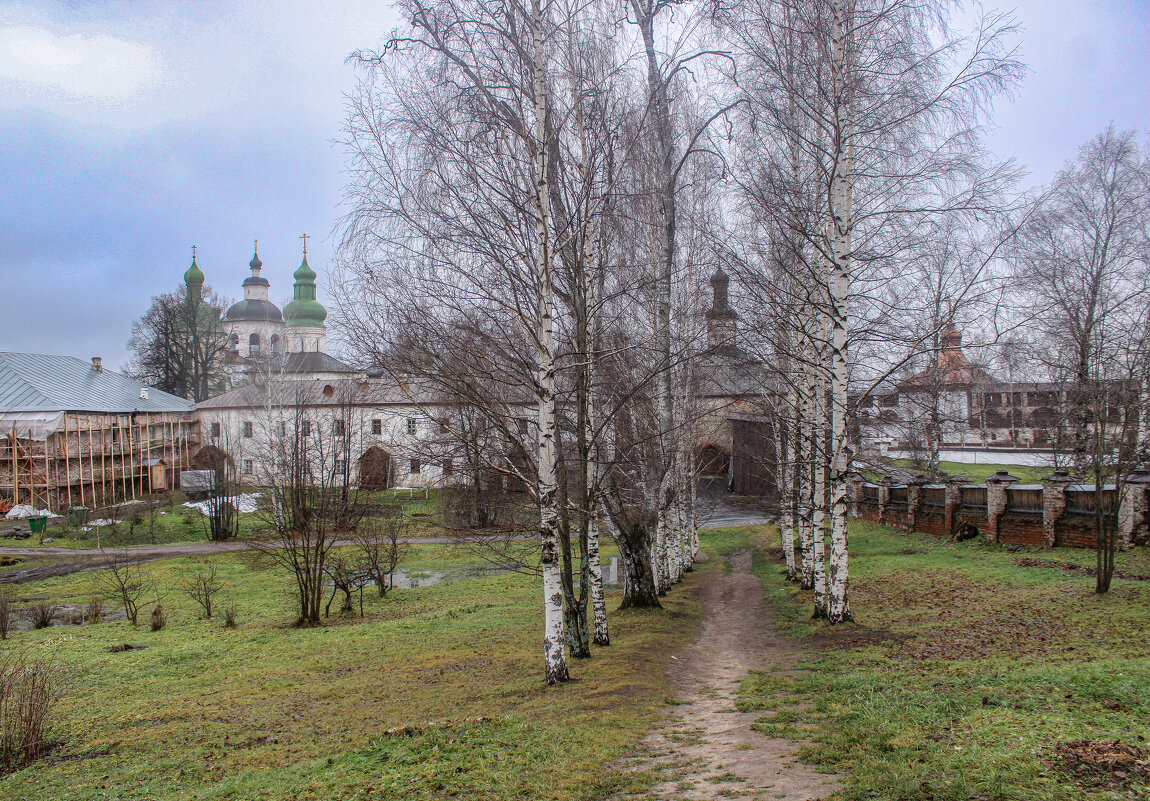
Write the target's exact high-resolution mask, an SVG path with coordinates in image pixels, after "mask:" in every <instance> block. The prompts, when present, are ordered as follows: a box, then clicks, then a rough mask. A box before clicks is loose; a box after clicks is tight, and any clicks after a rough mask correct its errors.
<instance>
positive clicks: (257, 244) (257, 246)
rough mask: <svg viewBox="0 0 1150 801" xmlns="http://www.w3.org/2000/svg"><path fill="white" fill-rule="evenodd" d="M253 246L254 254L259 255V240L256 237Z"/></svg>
mask: <svg viewBox="0 0 1150 801" xmlns="http://www.w3.org/2000/svg"><path fill="white" fill-rule="evenodd" d="M253 247H254V248H255V252H256V255H257V256H258V255H260V241H259V240H258V239H257V240H256V243H255V245H254V246H253Z"/></svg>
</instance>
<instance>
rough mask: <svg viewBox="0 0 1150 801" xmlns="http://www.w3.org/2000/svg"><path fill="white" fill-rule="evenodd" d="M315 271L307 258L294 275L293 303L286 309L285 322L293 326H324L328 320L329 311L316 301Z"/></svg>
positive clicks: (305, 257) (304, 258)
mask: <svg viewBox="0 0 1150 801" xmlns="http://www.w3.org/2000/svg"><path fill="white" fill-rule="evenodd" d="M316 277H317V276H316V273H315V270H313V269H312V268H311V267H310V266H309V265H308V263H307V256H304V257H303V261H302V262H301V263H300V266H299V269H297V270H296V271H295V272H294V273H293V274H292V278H294V279H295V288H294V289H293V290H292V302H291V303H289V304H288V305H287V306H285V307H284V320H285V321H286V322H287V324H288V325H291V326H322V325H323V322H324V320H326V319H327V309H325V308H324V307H323V305H322V304H321V303H320V302H319V301H318V300H316V299H315V279H316Z"/></svg>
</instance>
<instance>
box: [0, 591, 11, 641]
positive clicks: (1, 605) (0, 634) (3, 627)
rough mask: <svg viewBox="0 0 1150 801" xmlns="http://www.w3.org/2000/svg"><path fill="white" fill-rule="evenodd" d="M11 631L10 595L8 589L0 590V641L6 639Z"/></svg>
mask: <svg viewBox="0 0 1150 801" xmlns="http://www.w3.org/2000/svg"><path fill="white" fill-rule="evenodd" d="M11 629H12V594H11V593H10V592H9V591H8V588H7V587H5V588H4V589H0V640H6V639H8V632H9V631H10V630H11Z"/></svg>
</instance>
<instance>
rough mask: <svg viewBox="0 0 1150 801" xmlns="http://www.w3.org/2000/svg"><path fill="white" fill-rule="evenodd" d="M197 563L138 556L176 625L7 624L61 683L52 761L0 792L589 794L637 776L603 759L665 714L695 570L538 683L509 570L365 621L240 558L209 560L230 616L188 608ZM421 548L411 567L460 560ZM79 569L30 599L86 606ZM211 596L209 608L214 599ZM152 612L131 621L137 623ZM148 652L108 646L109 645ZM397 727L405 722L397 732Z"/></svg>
mask: <svg viewBox="0 0 1150 801" xmlns="http://www.w3.org/2000/svg"><path fill="white" fill-rule="evenodd" d="M195 561H196V560H193V559H180V560H169V561H164V562H156V563H151V564H149V565H146V566H145V570H147V571H148V572H149V574H150V575H152V577H153V578H154V579H155V580H156V581H157V583H158V585H159V586H160V587H161V588H162V590H164V591H166V597H165V598H164V600H163V603H164V606H165V608H166V609H168V610H169V613H170V622H169V624H168V626H167V627H166V628H165V629H163V630H162V631H159V632H152V631H149V630H148V628H147V627H146V626H143V625H141V626H140V627H139V628H133V627H132V626H130V625H129V624H127V623H126V622H119V623H101V624H97V625H84V626H55V627H52V628H49V629H44V630H40V631H27V632H18V633H16V634H14V635H13V637H12V638H11V639H10V640H8V642H6V643H4V644H3V648H5V649H8V650H12V651H16V652H23V653H28V654H35V655H38V656H45V657H49V658H50V659H52V660H54V661H55V662H56V663H57V664H59V665H60V666H62V667H63V668H64V670H65V675H66V676H67V690H66V693H65V695H64V698H63V700H62V702H61V704H60V706H59V709H58V714H57V716H56V723H55V725H54V727H53V728H54V732H55V734H56V735H57V736H58V737H59V738H60V740H61V741H62V744H61V746H60V747H59V748H58V749H57V750H56V751H55V752H53V754H52V755H51V756H50V757H49V758H48V759H47V760H46V761H43V762H41V763H38V764H36V765H32V766H29V767H27V768H25V769H24V770H22V771H19V772H17V773H15V774H12V775H9V776H8V777H6V778H4V779H3V780H0V799H13V801H15V799H29V798H43V799H53V800H54V801H55V800H56V799H60V800H63V799H77V800H80V799H84V800H87V799H192V798H196V799H256V798H273V799H287V798H292V799H331V798H339V799H368V798H371V799H377V798H384V799H392V798H395V799H399V798H404V799H438V798H444V797H450V796H453V795H456V794H459V795H463V796H469V797H473V798H485V799H494V800H496V801H499V800H500V799H581V798H588V799H590V798H600V797H602V796H603V795H605V794H607V793H610V792H614V791H615V790H617V789H621V788H623V787H642V786H643V782H644V781H649V780H650V777H645V776H644V775H643V774H635V775H631V774H625V773H621V772H620V773H617V772H613V771H610V770H609V769H608V768H607V767H606V766H607V765H609V764H610V763H611V762H612V761H614V760H616V759H619V758H621V757H622V756H623V755H625V754H626V753H627V752H628V751H631V750H633V749H634V747H635V743H636V742H637V741H638V739H639V738H640V736H641V735H642V733H643V731H644V730H645V729H646V728H647V727H649V726H650V724H651V722H652V721H653V720H654V719H655V718H656V717H657V716H658V715H659V714H660V712H661V710H663V709H665V705H664V699H665V698H666V697H667V696H668V694H669V687H668V686H667V684H666V682H665V680H664V671H665V668H666V663H667V659H668V654H669V653H671V651H672V650H673V649H674V648H675V647H676V646H678V645H679V644H681V643H683V642H685V641H686V640H687V639H689V638H690V637H691V636H692V635H693V632H694V630H695V626H696V623H697V621H698V618H699V614H700V611H701V605H700V603H699V601H698V600H697V597H696V596H697V593H696V588H697V585H698V582H699V581H700V578H701V576H702V574H703V572H704V570H705V569H707V568H704V569H702V570H699V571H695V572H694V573H692V574H690V576H689V577H688V578H687V580H686V581H685V582H684V583H683V584H682V585H680V587H678V588H676V589H675V590H674V591H673V592H671V593H669V594H668V596H667V597H666V598H665V599H664V603H665V605H666V608H665V609H664V610H661V611H639V610H633V611H627V612H614V611H613V610H614V609H615V608H616V607H617V606H618V600H619V596H618V594H617V593H610V597H609V599H610V605H609V608H610V609H611V610H612V613H611V615H610V623H611V626H612V638H613V642H614V644H613V645H612V646H610V647H609V648H598V649H596V651H595V653H594V656H593V658H592V659H589V660H578V661H575V660H572V662H571V671H572V675H573V681H572V682H570V683H568V684H566V685H563V686H559V687H550V688H549V687H545V686H544V685H543V684H542V682H541V678H542V654H541V649H540V640H541V624H542V621H541V617H542V615H541V612H542V609H541V607H542V603H541V598H540V597H539V596H540V586H539V581H538V579H533V578H530V577H525V576H520V575H514V574H506V575H496V576H491V577H487V578H475V579H468V580H463V581H456V582H450V583H444V584H440V585H437V586H434V587H429V588H420V589H414V590H394V591H393V592H392V593H391V594H389V595H388V596H387V597H386V598H385V599H382V600H378V599H375V598H374V593H369V594H367V595H368V600H367V603H366V610H365V611H366V616H365V617H364V618H362V619H361V618H358V617H354V618H338V619H336V618H333V619H331V620H330V621H328V623H327V625H325V626H323V627H320V628H311V629H296V628H293V627H292V626H291V625H290V623H291V621H292V619H293V609H292V597H291V592H292V583H291V581H290V579H289V577H288V576H287V575H286V574H285V573H283V572H282V571H281V570H279V569H276V568H269V567H265V566H261V564H260V563H259V562H258V560H257V561H253V560H252V559H251V558H250V557H248V556H242V555H237V554H228V555H221V556H217V557H213V561H214V562H215V563H216V564H217V565H218V569H219V575H220V577H221V579H222V580H223V581H224V582H225V584H226V590H225V592H224V595H225V596H226V598H225V599H224V601H223V603H232V604H235V606H236V607H237V608H238V610H239V616H238V619H239V627H238V628H237V629H230V630H229V629H225V628H224V627H223V626H222V624H221V621H220V620H219V619H218V618H217V619H213V620H201V619H198V618H197V616H196V614H195V612H196V611H197V608H196V607H195V606H194V605H193V604H192V602H191V601H189V600H188V599H186V598H184V597H182V596H181V595H179V594H178V593H176V592H174V590H173V586H174V585H175V583H176V581H177V580H178V578H179V576H180V575H181V573H182V572H183V571H185V570H186V569H187V568H188V567H189V566H191V565H193V564H194V563H195ZM471 562H473V557H472V556H471V555H470V554H467V553H466V552H465V551H461V550H459V549H454V548H453V547H452V546H436V545H420V546H415V547H414V548H413V550H412V553H411V555H410V558H409V560H408V561H407V562H406V563H405V564H404V565H403V567H404V568H405V569H409V570H432V569H443V568H449V567H453V566H461V565H466V564H468V563H471ZM92 579H93V577H92V574H73V575H70V576H64V577H60V578H56V579H51V580H48V581H44V582H40V583H37V584H29V585H21V586H20V588H19V595H20V596H21V598H22V599H24V601H28V600H30V599H32V598H34V597H42V596H45V595H47V596H50V597H54V598H57V599H64V600H66V601H68V602H71V603H82V602H83V601H84V600H85V599H86V598H87V596H88V595H89V594H90V593H91V592H92V590H93V580H92ZM220 605H221V606H222V605H223V604H222V603H221V604H220ZM144 617H146V615H142V617H141V620H143V619H144ZM125 642H127V643H132V644H134V645H144V646H146V648H145V649H144V650H133V651H127V652H122V653H109V652H108V648H109V646H112V645H115V644H120V643H125ZM397 729H402V730H401V731H396V730H397Z"/></svg>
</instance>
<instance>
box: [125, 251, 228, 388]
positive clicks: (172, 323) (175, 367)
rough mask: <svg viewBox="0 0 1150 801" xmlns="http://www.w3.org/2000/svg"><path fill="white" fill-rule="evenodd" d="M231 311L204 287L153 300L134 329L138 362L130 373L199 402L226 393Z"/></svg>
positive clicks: (133, 344) (129, 367) (131, 345)
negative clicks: (226, 318)
mask: <svg viewBox="0 0 1150 801" xmlns="http://www.w3.org/2000/svg"><path fill="white" fill-rule="evenodd" d="M200 278H201V280H202V278H203V276H202V274H201V276H200ZM226 308H227V301H226V300H225V299H223V298H221V297H219V296H217V295H216V293H215V292H214V291H213V290H212V289H211V288H210V287H203V286H202V284H200V285H196V284H190V285H185V286H181V287H180V288H179V289H177V290H176V291H175V292H171V293H167V294H163V295H157V296H156V297H154V298H152V303H151V306H149V307H148V310H147V312H145V313H144V315H143V316H142V317H140V319H138V320H136V321H135V322H134V323H133V324H132V338H131V340H129V342H128V348H129V349H130V350H131V352H132V356H133V358H132V361H130V362H129V363H128V364H127V365H126V367H125V370H124V371H125V373H127V374H128V375H130V376H132V377H133V378H135V379H137V380H139V381H142V382H144V383H147V384H150V385H152V386H154V387H156V388H157V389H162V390H163V391H165V392H170V393H172V394H173V395H179V396H180V397H182V398H187V399H188V400H192V401H197V402H198V401H202V400H206V399H207V398H209V397H210V396H211V395H213V394H215V393H218V392H221V391H222V390H223V389H224V387H225V385H226V383H227V377H226V374H225V373H224V361H223V358H224V353H225V351H226V350H227V337H226V335H225V334H224V329H223V325H222V324H221V322H220V320H221V317H222V315H223V313H224V311H225V310H226Z"/></svg>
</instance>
